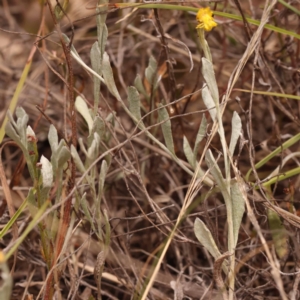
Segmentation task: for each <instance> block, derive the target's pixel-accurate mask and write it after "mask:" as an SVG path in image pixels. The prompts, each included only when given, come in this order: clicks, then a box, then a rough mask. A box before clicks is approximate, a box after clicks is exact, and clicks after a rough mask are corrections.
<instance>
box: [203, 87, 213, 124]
mask: <svg viewBox="0 0 300 300" xmlns="http://www.w3.org/2000/svg"><path fill="white" fill-rule="evenodd" d="M202 99H203V102H204V104H205V106H206V108H207V109H208V112H209V114H210V116H211V119H212V120H213V121H215V119H216V105H215V102H214V100H213V98H212V96H211V93H210V91H209V89H208V87H207V85H206V84H204V85H203V88H202Z"/></svg>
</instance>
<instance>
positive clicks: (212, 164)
mask: <svg viewBox="0 0 300 300" xmlns="http://www.w3.org/2000/svg"><path fill="white" fill-rule="evenodd" d="M205 161H206V164H207V166H208V167H209V171H210V173H211V174H212V176H213V178H214V180H215V181H216V183H217V185H218V186H219V188H220V190H221V192H222V193H223V191H226V183H225V180H224V178H223V175H222V173H221V170H220V168H219V166H218V164H217V162H216V160H215V158H214V156H213V154H212V152H211V150H210V149H208V150H207V152H206V154H205Z"/></svg>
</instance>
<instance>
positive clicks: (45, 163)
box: [41, 155, 53, 187]
mask: <svg viewBox="0 0 300 300" xmlns="http://www.w3.org/2000/svg"><path fill="white" fill-rule="evenodd" d="M41 165H42V169H41V174H42V178H43V187H51V186H52V183H53V170H52V165H51V163H50V161H49V160H48V159H47V158H46V157H45V156H44V155H42V157H41Z"/></svg>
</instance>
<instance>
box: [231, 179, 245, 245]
mask: <svg viewBox="0 0 300 300" xmlns="http://www.w3.org/2000/svg"><path fill="white" fill-rule="evenodd" d="M230 189H231V202H232V217H233V220H232V223H233V236H234V247H235V246H236V244H237V241H238V236H239V230H240V226H241V222H242V218H243V215H244V212H245V203H244V198H243V193H242V192H241V190H240V188H239V184H238V183H237V182H234V183H233V184H231V187H230Z"/></svg>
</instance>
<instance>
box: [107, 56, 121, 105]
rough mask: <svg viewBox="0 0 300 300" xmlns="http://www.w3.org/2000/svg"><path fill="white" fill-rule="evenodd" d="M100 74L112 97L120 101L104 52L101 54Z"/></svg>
mask: <svg viewBox="0 0 300 300" xmlns="http://www.w3.org/2000/svg"><path fill="white" fill-rule="evenodd" d="M102 74H103V77H104V81H105V84H106V86H107V88H108V89H109V91H110V92H111V93H112V95H113V96H115V97H116V98H117V100H118V101H121V100H122V99H121V96H120V94H119V92H118V89H117V87H116V84H115V80H114V76H113V72H112V68H111V66H110V62H109V57H108V54H107V53H106V52H104V54H103V62H102Z"/></svg>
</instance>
